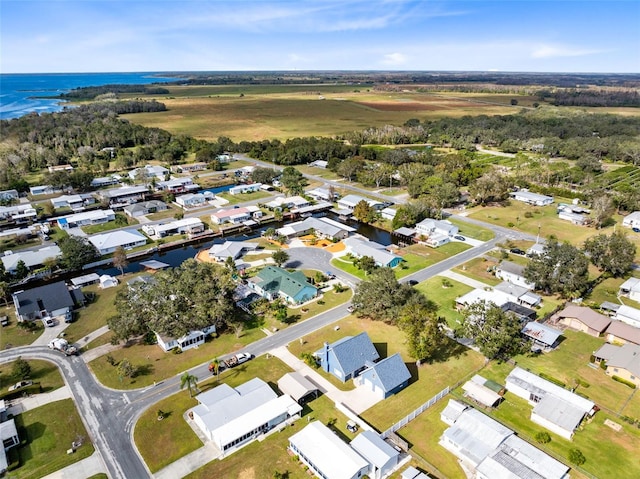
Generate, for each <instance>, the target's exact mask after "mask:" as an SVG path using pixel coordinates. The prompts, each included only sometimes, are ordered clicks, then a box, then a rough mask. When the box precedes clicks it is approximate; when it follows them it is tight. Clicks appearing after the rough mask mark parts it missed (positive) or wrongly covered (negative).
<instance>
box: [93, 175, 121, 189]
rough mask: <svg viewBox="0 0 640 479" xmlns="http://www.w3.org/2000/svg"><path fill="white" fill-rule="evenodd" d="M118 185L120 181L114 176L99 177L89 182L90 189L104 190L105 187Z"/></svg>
mask: <svg viewBox="0 0 640 479" xmlns="http://www.w3.org/2000/svg"><path fill="white" fill-rule="evenodd" d="M118 183H120V180H119V179H118V178H116V177H115V176H100V177H98V178H94V179H93V180H91V187H92V188H104V187H106V186H113V185H117V184H118Z"/></svg>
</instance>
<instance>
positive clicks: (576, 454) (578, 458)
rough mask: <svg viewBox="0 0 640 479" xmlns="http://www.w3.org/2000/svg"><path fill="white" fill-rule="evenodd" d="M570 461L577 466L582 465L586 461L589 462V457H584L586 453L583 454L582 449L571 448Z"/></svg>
mask: <svg viewBox="0 0 640 479" xmlns="http://www.w3.org/2000/svg"><path fill="white" fill-rule="evenodd" d="M569 461H570V462H571V463H572V464H575V465H576V466H582V465H583V464H584V463H585V462H587V459H586V458H585V457H584V454H582V451H581V450H580V449H570V450H569Z"/></svg>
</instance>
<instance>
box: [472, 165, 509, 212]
mask: <svg viewBox="0 0 640 479" xmlns="http://www.w3.org/2000/svg"><path fill="white" fill-rule="evenodd" d="M512 187H513V182H512V180H511V179H509V178H507V177H506V176H504V175H502V174H500V173H498V172H497V171H492V172H489V173H487V174H485V175H483V176H481V177H480V178H478V179H477V180H476V181H474V182H473V183H472V184H471V185H470V186H469V194H470V197H471V200H472V201H473V202H474V203H478V204H481V205H486V204H487V203H490V202H493V201H504V200H506V199H507V198H509V191H511V188H512Z"/></svg>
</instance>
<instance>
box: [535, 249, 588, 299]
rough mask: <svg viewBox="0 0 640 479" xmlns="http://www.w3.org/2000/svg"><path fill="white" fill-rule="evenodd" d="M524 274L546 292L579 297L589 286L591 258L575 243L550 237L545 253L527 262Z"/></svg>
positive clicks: (566, 296)
mask: <svg viewBox="0 0 640 479" xmlns="http://www.w3.org/2000/svg"><path fill="white" fill-rule="evenodd" d="M524 276H525V278H526V279H527V281H530V282H532V283H534V284H535V285H536V288H537V289H539V290H542V291H544V293H545V294H553V293H560V294H561V295H562V296H563V297H565V298H572V297H573V298H577V297H580V296H581V295H582V293H584V291H586V289H587V287H588V286H589V261H588V259H587V257H586V256H585V254H584V253H583V252H582V251H580V250H578V248H576V247H575V246H573V245H571V244H569V243H558V241H557V240H556V239H555V238H549V239H548V240H547V242H546V244H545V247H544V252H543V254H541V255H538V256H536V257H534V258H532V259H531V261H530V262H529V264H527V266H526V268H525V270H524Z"/></svg>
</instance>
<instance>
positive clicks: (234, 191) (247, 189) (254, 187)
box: [229, 183, 262, 195]
mask: <svg viewBox="0 0 640 479" xmlns="http://www.w3.org/2000/svg"><path fill="white" fill-rule="evenodd" d="M261 187H262V183H251V184H250V185H236V186H233V187H232V188H229V194H230V195H240V194H242V193H253V192H254V191H260V188H261Z"/></svg>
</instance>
